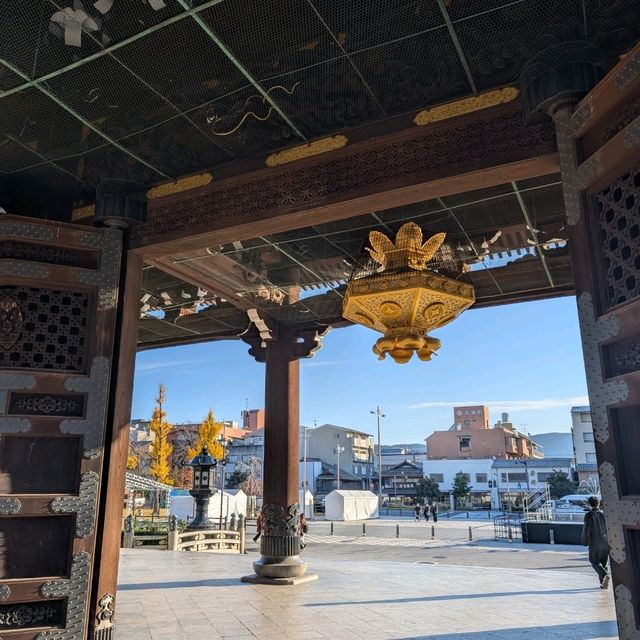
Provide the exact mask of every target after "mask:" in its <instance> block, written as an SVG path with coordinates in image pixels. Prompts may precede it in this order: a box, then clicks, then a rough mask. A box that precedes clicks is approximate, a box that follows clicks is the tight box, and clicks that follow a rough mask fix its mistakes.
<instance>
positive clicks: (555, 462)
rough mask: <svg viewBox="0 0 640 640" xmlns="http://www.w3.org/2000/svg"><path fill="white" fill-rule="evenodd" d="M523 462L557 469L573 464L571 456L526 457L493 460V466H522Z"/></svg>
mask: <svg viewBox="0 0 640 640" xmlns="http://www.w3.org/2000/svg"><path fill="white" fill-rule="evenodd" d="M524 462H526V463H527V466H528V467H537V468H550V469H559V468H561V467H570V466H572V465H573V459H572V458H542V459H536V458H527V459H526V460H524V459H523V460H514V459H512V460H494V461H493V466H494V467H524Z"/></svg>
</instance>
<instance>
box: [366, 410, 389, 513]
mask: <svg viewBox="0 0 640 640" xmlns="http://www.w3.org/2000/svg"><path fill="white" fill-rule="evenodd" d="M369 413H372V414H373V415H374V416H376V418H377V421H378V507H381V506H382V443H381V442H380V418H385V417H386V416H385V414H384V413H382V411H380V406H379V405H378V406H377V407H376V410H375V411H369Z"/></svg>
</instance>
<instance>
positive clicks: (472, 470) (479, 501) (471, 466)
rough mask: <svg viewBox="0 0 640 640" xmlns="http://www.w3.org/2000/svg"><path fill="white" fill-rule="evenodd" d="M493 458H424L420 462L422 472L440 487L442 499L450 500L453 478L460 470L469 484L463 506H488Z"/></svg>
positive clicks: (491, 488)
mask: <svg viewBox="0 0 640 640" xmlns="http://www.w3.org/2000/svg"><path fill="white" fill-rule="evenodd" d="M493 462H494V461H493V459H491V458H489V459H479V460H425V461H423V463H422V472H423V474H424V476H425V477H426V478H431V480H433V481H434V482H437V483H438V485H439V487H440V494H441V496H442V499H443V500H447V501H450V500H451V496H452V494H451V491H452V490H453V480H454V478H455V476H456V474H457V473H459V472H462V473H464V474H466V476H467V482H468V483H469V484H470V485H471V492H470V493H469V498H468V499H467V500H465V506H472V507H473V506H476V507H487V508H488V507H489V505H490V503H491V492H492V490H493V478H492V475H491V471H492V465H493Z"/></svg>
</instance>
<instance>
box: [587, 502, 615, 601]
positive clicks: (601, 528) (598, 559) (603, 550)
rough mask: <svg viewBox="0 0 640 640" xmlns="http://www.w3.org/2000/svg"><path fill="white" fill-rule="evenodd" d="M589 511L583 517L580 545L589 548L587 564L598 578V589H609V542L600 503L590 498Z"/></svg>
mask: <svg viewBox="0 0 640 640" xmlns="http://www.w3.org/2000/svg"><path fill="white" fill-rule="evenodd" d="M587 502H588V503H589V507H590V510H589V511H588V512H587V513H586V514H585V516H584V526H583V527H582V544H583V545H585V546H586V547H589V562H590V563H591V566H592V567H593V568H594V569H595V571H596V573H597V574H598V578H600V588H601V589H607V588H608V587H609V572H608V571H607V563H608V562H609V542H608V540H607V527H606V525H605V521H604V513H602V511H600V508H599V507H600V501H599V500H598V498H596V497H595V496H591V497H590V498H589V500H588V501H587Z"/></svg>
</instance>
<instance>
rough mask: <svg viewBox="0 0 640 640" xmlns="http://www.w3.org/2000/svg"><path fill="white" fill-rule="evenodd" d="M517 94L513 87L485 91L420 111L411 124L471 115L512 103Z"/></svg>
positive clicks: (429, 122) (419, 124)
mask: <svg viewBox="0 0 640 640" xmlns="http://www.w3.org/2000/svg"><path fill="white" fill-rule="evenodd" d="M519 93H520V92H519V91H518V89H516V88H515V87H506V88H505V89H495V90H493V91H487V92H486V93H481V94H480V95H478V96H472V97H471V98H463V99H462V100H455V101H454V102H449V103H447V104H442V105H440V106H437V107H432V108H431V109H425V110H424V111H420V112H419V113H418V114H417V115H416V117H415V118H414V119H413V122H414V124H417V125H418V126H422V125H425V124H431V123H432V122H438V121H440V120H448V119H449V118H455V117H456V116H462V115H464V114H465V113H473V112H474V111H480V110H481V109H489V108H490V107H496V106H498V105H499V104H506V103H507V102H512V101H513V100H515V99H516V98H517V97H518V95H519Z"/></svg>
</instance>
